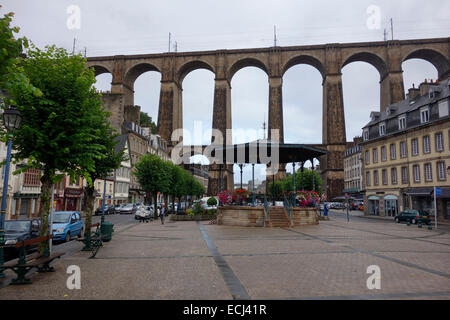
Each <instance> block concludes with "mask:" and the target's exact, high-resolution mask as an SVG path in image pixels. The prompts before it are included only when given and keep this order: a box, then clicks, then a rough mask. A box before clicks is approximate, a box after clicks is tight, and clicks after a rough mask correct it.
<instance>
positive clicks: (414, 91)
mask: <svg viewBox="0 0 450 320" xmlns="http://www.w3.org/2000/svg"><path fill="white" fill-rule="evenodd" d="M419 95H420V89H419V88H414V84H413V87H412V88H409V89H408V94H407V98H408V100H409V101H414V100H415V99H416V98H417V96H419Z"/></svg>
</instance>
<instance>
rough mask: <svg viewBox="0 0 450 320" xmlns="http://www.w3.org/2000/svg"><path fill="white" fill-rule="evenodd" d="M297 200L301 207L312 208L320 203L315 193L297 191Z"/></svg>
mask: <svg viewBox="0 0 450 320" xmlns="http://www.w3.org/2000/svg"><path fill="white" fill-rule="evenodd" d="M297 199H298V200H299V203H300V206H301V207H313V206H314V205H315V204H316V203H317V202H319V201H320V196H319V194H318V193H317V192H315V191H298V192H297Z"/></svg>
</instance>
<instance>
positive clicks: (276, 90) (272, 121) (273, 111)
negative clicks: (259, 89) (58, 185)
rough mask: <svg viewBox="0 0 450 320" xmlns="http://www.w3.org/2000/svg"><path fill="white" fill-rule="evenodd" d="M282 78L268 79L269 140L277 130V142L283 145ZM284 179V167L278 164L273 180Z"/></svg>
mask: <svg viewBox="0 0 450 320" xmlns="http://www.w3.org/2000/svg"><path fill="white" fill-rule="evenodd" d="M282 87H283V78H281V77H270V78H269V132H268V138H269V140H272V139H275V140H276V137H272V133H271V130H273V129H278V130H279V131H278V141H279V142H280V143H284V130H283V88H282ZM285 177H286V165H285V164H280V165H279V166H278V172H277V173H276V174H275V180H283V179H284V178H285Z"/></svg>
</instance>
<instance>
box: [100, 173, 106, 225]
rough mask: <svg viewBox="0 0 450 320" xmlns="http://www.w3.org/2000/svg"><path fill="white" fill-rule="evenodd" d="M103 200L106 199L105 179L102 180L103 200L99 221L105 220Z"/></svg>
mask: <svg viewBox="0 0 450 320" xmlns="http://www.w3.org/2000/svg"><path fill="white" fill-rule="evenodd" d="M105 201H106V179H104V180H103V201H102V219H101V222H102V223H103V222H105Z"/></svg>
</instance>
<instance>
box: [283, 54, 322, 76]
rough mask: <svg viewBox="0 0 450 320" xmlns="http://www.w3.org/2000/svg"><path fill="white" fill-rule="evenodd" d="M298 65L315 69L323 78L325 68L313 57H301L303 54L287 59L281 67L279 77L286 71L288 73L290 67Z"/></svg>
mask: <svg viewBox="0 0 450 320" xmlns="http://www.w3.org/2000/svg"><path fill="white" fill-rule="evenodd" d="M298 64H307V65H310V66H312V67H314V68H316V69H317V71H319V72H320V74H321V75H322V78H324V77H325V68H324V66H323V63H322V62H321V61H320V60H319V59H317V58H315V57H313V56H310V55H303V54H302V55H299V56H295V57H293V58H291V59H289V60H288V61H287V62H286V63H285V65H284V66H283V68H282V71H281V75H282V76H283V75H284V74H285V73H286V71H288V70H289V69H290V68H291V67H293V66H295V65H298Z"/></svg>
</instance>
